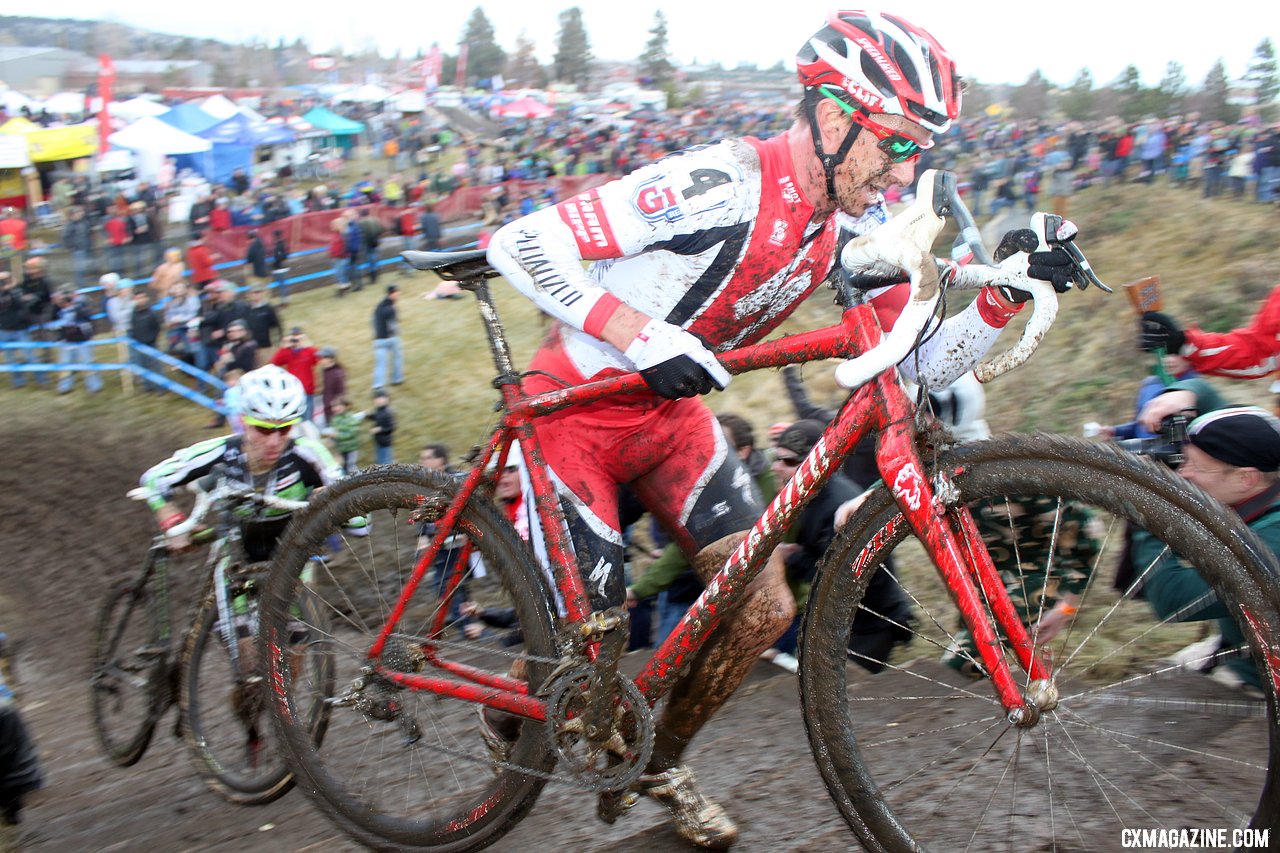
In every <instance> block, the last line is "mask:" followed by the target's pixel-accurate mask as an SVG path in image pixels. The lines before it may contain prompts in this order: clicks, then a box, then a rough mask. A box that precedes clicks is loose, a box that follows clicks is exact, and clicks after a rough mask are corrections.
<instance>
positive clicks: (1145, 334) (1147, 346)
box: [1138, 311, 1187, 354]
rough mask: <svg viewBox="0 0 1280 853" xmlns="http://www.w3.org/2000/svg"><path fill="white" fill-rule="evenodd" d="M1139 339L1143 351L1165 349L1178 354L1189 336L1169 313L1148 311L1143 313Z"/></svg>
mask: <svg viewBox="0 0 1280 853" xmlns="http://www.w3.org/2000/svg"><path fill="white" fill-rule="evenodd" d="M1138 340H1139V343H1138V345H1139V346H1140V347H1141V348H1142V351H1143V352H1153V351H1154V350H1158V349H1163V350H1164V351H1165V352H1167V353H1175V354H1176V353H1177V352H1178V350H1180V349H1182V345H1183V344H1185V343H1186V342H1187V336H1186V334H1185V333H1184V332H1183V331H1182V329H1180V328H1179V327H1178V324H1177V323H1176V322H1174V319H1173V318H1172V317H1170V316H1169V315H1168V314H1161V313H1160V312H1159V311H1146V312H1144V313H1143V315H1142V327H1141V329H1140V330H1139V338H1138Z"/></svg>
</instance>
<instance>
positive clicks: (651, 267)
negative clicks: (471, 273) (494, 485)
mask: <svg viewBox="0 0 1280 853" xmlns="http://www.w3.org/2000/svg"><path fill="white" fill-rule="evenodd" d="M812 217H813V206H812V205H811V204H810V203H809V202H808V201H807V200H806V199H805V198H804V196H803V195H802V194H801V193H800V191H799V189H798V188H797V187H796V184H795V180H794V178H793V176H792V175H791V154H790V151H789V149H788V147H787V142H786V138H785V137H775V138H773V139H770V140H768V141H766V142H760V141H758V140H755V139H733V140H725V141H722V142H719V143H717V144H715V145H709V146H705V147H701V148H695V149H691V150H689V151H685V152H681V153H679V154H675V155H672V156H670V157H667V158H665V159H663V160H660V161H658V162H656V163H653V164H650V165H648V166H645V167H643V168H641V169H638V170H636V171H635V172H632V173H631V174H629V175H627V176H625V177H623V178H620V179H618V180H616V181H613V182H611V183H609V184H606V185H604V186H602V187H599V188H598V189H595V190H591V191H590V192H587V193H583V194H581V195H579V196H576V197H574V198H571V199H568V200H566V201H564V202H561V203H560V204H558V205H556V206H555V207H550V208H544V209H543V210H540V211H537V212H535V213H533V214H531V215H530V216H528V217H525V218H523V219H520V220H518V221H516V222H513V223H511V224H509V225H507V226H505V227H504V228H502V229H501V230H499V231H498V232H497V233H496V234H495V235H494V237H493V240H492V242H491V243H490V245H489V260H490V262H491V263H493V265H494V266H495V267H497V268H498V269H499V270H500V271H501V272H502V273H503V275H505V276H506V277H507V279H508V281H510V282H511V283H512V284H514V285H515V286H516V287H517V288H519V289H520V290H521V291H522V292H523V293H525V294H526V295H527V296H529V297H530V298H531V299H532V300H533V301H534V302H535V303H537V305H538V306H539V307H540V308H542V309H543V310H544V311H546V312H547V313H549V314H551V315H552V316H554V317H556V318H558V319H560V320H562V321H564V322H565V323H566V324H568V326H570V327H571V330H568V331H567V334H568V338H567V339H566V341H565V343H566V345H567V348H568V350H569V354H570V356H571V357H572V358H573V360H574V361H575V362H576V363H577V364H578V366H579V369H580V370H581V372H582V373H583V375H584V376H588V377H589V376H591V375H593V374H595V373H597V372H598V371H599V370H602V369H604V368H607V367H617V368H622V369H626V370H630V369H632V368H631V365H630V363H629V362H628V361H627V360H626V359H625V358H624V356H623V355H622V353H620V352H618V351H617V350H616V349H614V348H613V347H611V346H609V345H607V344H604V343H602V342H601V341H600V340H599V339H598V337H597V335H598V334H599V333H600V330H601V329H602V328H603V326H604V323H605V321H606V320H607V319H608V318H609V316H610V315H611V314H612V312H613V310H614V309H615V308H616V307H617V305H618V303H619V302H623V303H626V304H627V305H630V306H631V307H633V308H635V309H637V310H639V311H643V312H644V313H645V314H648V315H649V316H651V317H656V318H658V319H661V320H665V321H667V322H668V323H671V324H673V325H676V326H680V327H681V328H684V329H687V330H689V331H690V332H693V333H694V334H697V335H699V336H700V337H701V338H702V339H703V340H704V341H706V342H707V344H708V346H710V347H711V348H712V349H714V350H721V351H723V350H727V349H731V348H733V347H737V346H741V345H743V344H746V343H751V342H753V341H757V340H759V339H761V338H763V337H764V336H765V335H767V334H768V333H769V332H770V331H772V330H773V329H774V328H775V327H776V326H777V325H778V324H779V323H781V322H782V320H783V319H785V318H786V316H787V315H788V314H790V313H791V311H792V310H794V308H795V307H796V305H798V304H799V303H800V301H801V300H803V298H804V297H805V296H806V295H808V294H809V293H810V292H811V291H812V290H813V289H814V288H815V287H816V286H817V285H818V284H819V283H820V282H821V281H822V279H823V278H824V277H825V276H826V274H827V270H828V268H829V267H830V264H831V261H832V256H833V254H834V247H835V227H834V220H833V219H832V218H830V217H828V218H827V219H824V220H820V221H818V222H817V223H813V222H811V219H812ZM582 260H589V261H594V262H595V263H593V264H592V265H591V266H590V269H589V270H583V269H582V268H581V267H582V265H581V261H582Z"/></svg>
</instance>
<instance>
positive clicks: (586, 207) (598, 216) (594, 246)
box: [559, 190, 618, 261]
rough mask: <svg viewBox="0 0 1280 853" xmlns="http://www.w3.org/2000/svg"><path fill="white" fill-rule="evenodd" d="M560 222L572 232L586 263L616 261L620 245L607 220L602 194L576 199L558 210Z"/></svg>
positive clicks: (589, 193) (591, 194)
mask: <svg viewBox="0 0 1280 853" xmlns="http://www.w3.org/2000/svg"><path fill="white" fill-rule="evenodd" d="M559 209H560V219H561V220H563V221H564V224H565V225H568V226H569V228H571V229H572V230H573V236H574V237H575V238H576V239H577V241H578V250H579V251H580V252H581V253H582V257H583V258H584V259H585V260H589V261H591V260H599V259H600V258H616V257H617V256H618V244H617V241H616V240H614V238H613V229H612V228H610V227H609V218H608V217H607V216H605V213H604V205H602V204H601V203H600V194H599V193H597V192H596V191H595V190H591V191H590V192H585V193H582V194H580V195H576V196H574V197H573V198H571V199H569V200H568V201H565V202H562V203H561V204H560V206H559Z"/></svg>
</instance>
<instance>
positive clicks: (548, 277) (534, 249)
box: [515, 231, 584, 307]
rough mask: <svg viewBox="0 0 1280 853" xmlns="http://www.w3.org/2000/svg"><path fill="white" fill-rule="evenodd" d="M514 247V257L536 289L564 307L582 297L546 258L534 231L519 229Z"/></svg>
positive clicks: (579, 291)
mask: <svg viewBox="0 0 1280 853" xmlns="http://www.w3.org/2000/svg"><path fill="white" fill-rule="evenodd" d="M515 248H516V251H515V256H516V259H517V260H519V261H520V266H522V267H523V268H524V271H525V272H527V273H528V274H529V277H530V278H532V279H533V284H534V286H535V287H537V288H538V290H540V291H542V292H543V293H545V294H547V295H548V296H550V297H551V298H552V299H554V300H555V301H557V302H559V303H560V304H561V305H564V306H565V307H570V306H572V305H574V304H575V303H577V302H578V301H580V300H581V299H582V297H583V295H584V294H583V293H582V291H581V290H579V289H578V288H576V287H574V286H573V285H572V284H570V283H569V282H567V281H565V279H564V276H562V275H561V274H560V271H559V269H557V268H556V266H555V265H554V264H552V263H551V262H550V261H549V260H547V256H546V253H545V252H543V250H542V242H541V240H539V239H538V234H537V233H536V232H534V231H521V232H520V235H519V236H518V237H516V247H515Z"/></svg>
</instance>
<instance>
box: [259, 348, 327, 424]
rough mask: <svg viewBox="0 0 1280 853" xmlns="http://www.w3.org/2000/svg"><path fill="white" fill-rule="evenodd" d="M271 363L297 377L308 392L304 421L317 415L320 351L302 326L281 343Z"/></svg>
mask: <svg viewBox="0 0 1280 853" xmlns="http://www.w3.org/2000/svg"><path fill="white" fill-rule="evenodd" d="M271 363H272V364H274V365H276V366H277V367H283V368H284V369H285V370H287V371H289V373H291V374H293V375H294V376H295V377H297V379H298V381H299V382H301V383H302V388H303V390H304V391H305V392H306V395H307V398H306V401H305V411H304V413H303V419H304V420H308V421H309V420H311V419H312V417H313V416H314V414H315V400H314V395H315V393H316V365H317V364H319V363H320V350H318V349H316V348H315V347H314V346H312V345H311V340H310V339H309V338H308V337H307V336H306V335H305V334H303V331H302V327H301V326H294V327H293V328H292V329H290V330H289V334H288V335H286V336H285V338H284V340H283V341H281V344H280V348H279V349H278V350H276V351H275V354H274V355H272V356H271Z"/></svg>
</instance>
